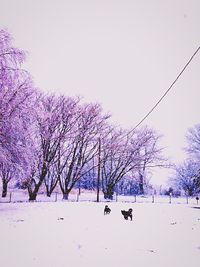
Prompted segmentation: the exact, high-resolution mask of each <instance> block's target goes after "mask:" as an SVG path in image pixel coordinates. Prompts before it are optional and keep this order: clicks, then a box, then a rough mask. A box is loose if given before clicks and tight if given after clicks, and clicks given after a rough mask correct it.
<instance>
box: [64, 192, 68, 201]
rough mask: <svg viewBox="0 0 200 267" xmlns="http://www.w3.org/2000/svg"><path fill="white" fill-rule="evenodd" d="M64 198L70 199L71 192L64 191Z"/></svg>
mask: <svg viewBox="0 0 200 267" xmlns="http://www.w3.org/2000/svg"><path fill="white" fill-rule="evenodd" d="M63 199H64V200H68V199H69V192H65V193H63Z"/></svg>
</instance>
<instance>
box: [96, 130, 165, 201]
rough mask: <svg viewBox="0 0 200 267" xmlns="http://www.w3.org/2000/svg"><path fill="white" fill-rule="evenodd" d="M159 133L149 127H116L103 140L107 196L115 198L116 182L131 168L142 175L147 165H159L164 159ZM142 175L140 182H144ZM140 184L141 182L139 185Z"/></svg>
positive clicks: (104, 180)
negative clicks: (162, 157)
mask: <svg viewBox="0 0 200 267" xmlns="http://www.w3.org/2000/svg"><path fill="white" fill-rule="evenodd" d="M158 140H159V138H158V136H156V134H155V133H154V132H153V131H152V130H150V129H147V128H143V129H139V130H137V131H135V132H134V133H132V134H131V135H130V133H128V132H126V131H123V130H117V131H116V130H113V131H112V132H110V134H109V135H107V137H106V139H105V140H104V141H102V144H103V143H104V144H103V149H102V150H103V151H102V153H101V177H102V190H103V193H104V197H105V198H108V199H112V198H113V193H114V189H115V186H116V185H117V184H118V182H119V181H120V180H121V179H122V178H123V177H124V176H125V175H127V174H129V173H130V172H131V171H133V170H134V172H136V171H137V172H138V173H140V174H141V176H142V179H143V180H142V186H143V184H144V172H145V170H146V168H147V167H148V168H149V167H154V166H157V164H160V163H158V162H160V161H161V149H158V146H157V143H158ZM141 176H140V184H141ZM140 187H141V185H140Z"/></svg>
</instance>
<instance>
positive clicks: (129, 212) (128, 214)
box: [121, 209, 133, 221]
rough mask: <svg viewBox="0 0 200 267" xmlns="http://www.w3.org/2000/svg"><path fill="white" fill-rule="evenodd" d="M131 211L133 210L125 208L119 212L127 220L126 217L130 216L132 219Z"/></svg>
mask: <svg viewBox="0 0 200 267" xmlns="http://www.w3.org/2000/svg"><path fill="white" fill-rule="evenodd" d="M132 211H133V210H132V209H129V210H127V211H126V210H121V213H122V215H123V216H124V219H125V220H128V218H129V217H130V219H131V221H132V219H133V215H132Z"/></svg>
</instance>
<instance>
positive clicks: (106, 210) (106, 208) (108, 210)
mask: <svg viewBox="0 0 200 267" xmlns="http://www.w3.org/2000/svg"><path fill="white" fill-rule="evenodd" d="M110 212H111V209H110V208H109V207H108V205H106V206H105V208H104V215H106V214H109V213H110Z"/></svg>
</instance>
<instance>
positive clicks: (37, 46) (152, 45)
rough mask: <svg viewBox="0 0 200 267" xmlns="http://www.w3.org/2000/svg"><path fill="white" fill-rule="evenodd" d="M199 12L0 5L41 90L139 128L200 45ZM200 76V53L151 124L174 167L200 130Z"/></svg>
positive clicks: (143, 5) (142, 4)
mask: <svg viewBox="0 0 200 267" xmlns="http://www.w3.org/2000/svg"><path fill="white" fill-rule="evenodd" d="M199 10H200V1H198V0H196V1H195V0H190V1H189V0H180V1H178V0H174V1H172V0H170V1H167V0H166V1H163V0H160V1H158V0H157V1H156V0H151V1H148V0H146V1H144V0H138V1H134V0H132V1H131V0H130V1H128V0H99V1H96V0H90V1H89V0H82V1H81V0H79V1H77V0H57V1H53V0H17V1H15V0H0V27H6V28H7V29H8V30H9V31H10V32H11V34H12V35H13V36H14V38H15V45H16V46H18V47H20V48H23V49H25V50H27V51H28V52H29V58H28V62H27V64H26V65H25V67H26V68H27V69H28V70H29V71H30V72H31V74H32V75H33V77H34V80H35V83H36V85H37V86H38V87H40V88H41V89H43V90H47V91H56V92H58V93H65V94H66V95H81V96H83V97H84V98H85V100H86V101H92V102H100V103H102V105H103V107H104V110H105V111H109V112H111V113H112V114H113V121H114V122H116V123H117V124H120V125H122V126H123V127H134V126H135V125H136V124H137V123H138V122H139V121H140V119H141V118H142V117H143V116H144V115H146V113H147V112H148V111H149V110H150V109H151V107H152V106H153V105H154V104H155V102H157V100H158V99H159V98H160V97H161V95H162V94H163V93H164V92H165V90H166V89H167V88H168V87H169V86H170V84H171V83H172V81H173V80H174V79H175V77H176V76H177V74H178V73H179V72H180V70H181V69H182V67H183V66H184V65H185V64H186V62H187V61H188V59H189V58H190V56H191V55H192V54H193V52H194V51H195V50H196V49H197V47H198V46H199V45H200V16H199ZM199 70H200V53H199V54H197V56H196V57H195V59H194V60H193V62H192V63H191V65H190V66H189V68H188V69H187V71H186V72H185V73H184V74H183V76H182V77H181V79H180V80H179V81H178V82H177V83H176V84H175V86H174V88H173V89H172V91H171V92H170V93H169V94H168V95H167V97H166V98H165V99H164V101H163V102H162V103H161V104H160V105H159V106H158V108H157V109H156V110H155V111H154V112H153V113H152V114H151V116H150V117H149V118H148V119H147V120H146V124H148V125H150V126H153V127H154V128H155V129H156V130H157V131H158V132H159V133H161V134H164V138H163V141H162V144H163V145H164V146H166V147H167V150H166V154H167V155H169V156H171V157H172V159H174V160H176V161H179V160H181V159H183V156H184V153H183V152H182V150H181V148H182V147H183V146H184V145H185V134H186V131H187V128H188V127H192V126H194V125H195V124H197V123H200V118H199V113H200V112H199V111H200V105H199V99H200V93H199V88H200V75H199ZM155 177H156V175H155ZM163 178H164V177H163Z"/></svg>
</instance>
